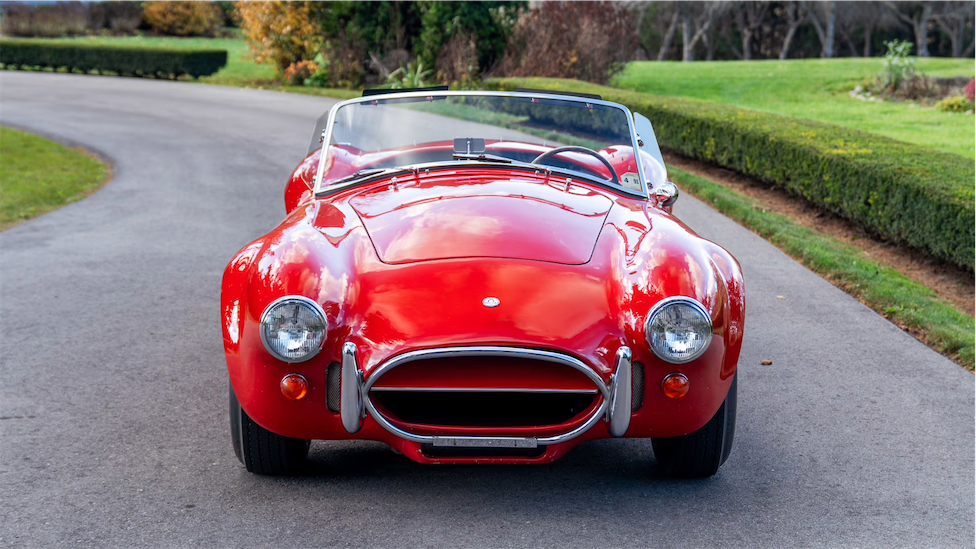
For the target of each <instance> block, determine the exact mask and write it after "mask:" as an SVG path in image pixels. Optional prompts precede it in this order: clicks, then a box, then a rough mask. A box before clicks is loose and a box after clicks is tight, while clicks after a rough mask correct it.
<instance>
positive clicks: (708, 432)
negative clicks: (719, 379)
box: [651, 373, 739, 478]
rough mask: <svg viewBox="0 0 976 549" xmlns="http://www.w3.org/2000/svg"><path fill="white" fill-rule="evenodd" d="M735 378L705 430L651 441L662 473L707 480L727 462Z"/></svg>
mask: <svg viewBox="0 0 976 549" xmlns="http://www.w3.org/2000/svg"><path fill="white" fill-rule="evenodd" d="M738 378H739V375H738V373H736V374H735V377H733V378H732V386H731V387H729V394H728V395H727V396H726V397H725V402H723V403H722V406H721V407H720V408H719V409H718V412H715V415H714V416H712V419H710V420H709V421H708V423H706V424H705V426H704V427H702V428H701V429H698V430H697V431H695V432H693V433H688V434H687V435H683V436H680V437H670V438H655V439H651V445H652V447H653V448H654V457H655V458H656V459H657V463H658V466H659V467H660V468H661V469H663V470H664V472H665V473H667V474H669V475H674V476H680V477H687V478H705V477H710V476H712V475H714V474H715V473H717V472H718V468H719V467H720V466H721V465H722V464H723V463H725V460H726V459H728V458H729V453H731V451H732V439H733V438H734V436H735V408H736V386H737V385H738V383H737V380H738Z"/></svg>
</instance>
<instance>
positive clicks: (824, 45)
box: [801, 0, 837, 59]
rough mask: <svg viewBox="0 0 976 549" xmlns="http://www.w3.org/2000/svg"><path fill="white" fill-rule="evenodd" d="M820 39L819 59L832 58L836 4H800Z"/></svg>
mask: <svg viewBox="0 0 976 549" xmlns="http://www.w3.org/2000/svg"><path fill="white" fill-rule="evenodd" d="M801 4H802V5H803V10H804V11H805V12H806V13H807V16H809V18H810V23H812V24H813V30H815V31H816V32H817V38H819V39H820V57H823V58H825V59H830V58H832V57H833V56H834V33H835V29H836V28H837V2H835V1H833V0H831V1H829V2H815V3H811V2H801Z"/></svg>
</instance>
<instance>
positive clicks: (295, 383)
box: [280, 374, 308, 400]
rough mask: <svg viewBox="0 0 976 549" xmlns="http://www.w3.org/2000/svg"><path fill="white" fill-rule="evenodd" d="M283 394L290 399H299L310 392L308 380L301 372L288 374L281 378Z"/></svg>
mask: <svg viewBox="0 0 976 549" xmlns="http://www.w3.org/2000/svg"><path fill="white" fill-rule="evenodd" d="M280 386H281V394H283V395H285V398H287V399H288V400H298V399H300V398H302V397H303V396H305V393H307V392H308V381H307V380H306V379H305V377H304V376H301V375H299V374H288V375H286V376H285V377H283V378H281V383H280Z"/></svg>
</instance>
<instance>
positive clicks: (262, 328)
mask: <svg viewBox="0 0 976 549" xmlns="http://www.w3.org/2000/svg"><path fill="white" fill-rule="evenodd" d="M292 304H297V305H300V306H303V307H305V308H306V309H308V310H309V312H311V313H313V314H314V315H315V316H316V317H317V319H318V322H319V324H320V326H321V337H320V338H319V341H318V344H317V345H315V346H314V348H313V349H312V350H311V351H309V352H308V353H306V354H304V355H302V356H300V357H289V356H284V355H281V354H279V353H278V352H277V351H275V349H274V347H273V346H272V345H271V342H270V341H269V340H268V333H267V332H268V330H267V329H266V327H267V326H268V320H269V318H270V317H271V315H272V313H273V312H274V311H275V309H277V308H278V307H280V306H283V305H292ZM258 331H259V332H260V334H261V343H262V344H264V349H265V350H266V351H268V353H270V354H271V356H273V357H275V358H277V359H278V360H281V361H282V362H287V363H290V364H294V363H298V362H305V361H307V360H310V359H312V358H313V357H314V356H315V355H317V354H319V351H321V350H322V347H323V346H324V345H325V339H326V338H327V337H328V335H329V328H328V322H327V321H326V318H325V310H323V309H322V306H321V305H319V304H318V303H316V302H315V301H314V300H312V299H309V298H307V297H305V296H300V295H286V296H284V297H279V298H278V299H276V300H274V301H272V302H271V303H269V304H268V306H267V307H265V308H264V312H263V313H261V321H260V322H259V323H258Z"/></svg>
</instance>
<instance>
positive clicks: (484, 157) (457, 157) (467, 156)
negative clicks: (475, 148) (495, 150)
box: [454, 153, 512, 164]
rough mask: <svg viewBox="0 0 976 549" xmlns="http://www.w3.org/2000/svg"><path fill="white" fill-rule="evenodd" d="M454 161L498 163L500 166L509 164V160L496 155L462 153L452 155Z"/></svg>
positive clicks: (510, 160) (510, 161)
mask: <svg viewBox="0 0 976 549" xmlns="http://www.w3.org/2000/svg"><path fill="white" fill-rule="evenodd" d="M454 160H478V161H481V162H499V163H502V164H511V163H512V159H511V158H505V157H504V156H498V155H497V154H486V153H478V154H464V153H454Z"/></svg>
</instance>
